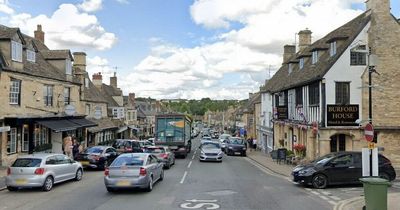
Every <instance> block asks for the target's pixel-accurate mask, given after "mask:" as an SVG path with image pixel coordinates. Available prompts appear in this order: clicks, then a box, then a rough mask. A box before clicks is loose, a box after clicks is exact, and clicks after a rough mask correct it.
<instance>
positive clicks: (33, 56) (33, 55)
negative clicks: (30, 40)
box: [26, 50, 36, 63]
mask: <svg viewBox="0 0 400 210" xmlns="http://www.w3.org/2000/svg"><path fill="white" fill-rule="evenodd" d="M26 60H28V61H30V62H33V63H35V62H36V53H35V51H32V50H27V51H26Z"/></svg>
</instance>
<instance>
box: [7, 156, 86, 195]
mask: <svg viewBox="0 0 400 210" xmlns="http://www.w3.org/2000/svg"><path fill="white" fill-rule="evenodd" d="M82 176H83V169H82V165H81V164H80V163H79V162H77V161H74V160H72V159H70V158H69V157H67V156H66V155H63V154H51V153H37V154H32V155H24V156H20V157H18V158H17V159H16V160H15V161H14V163H13V164H12V165H11V167H9V168H8V169H7V176H6V186H7V189H8V190H9V191H15V190H18V189H19V188H31V187H41V188H42V190H43V191H50V190H51V189H52V188H53V185H54V184H57V183H60V182H63V181H67V180H71V179H75V180H76V181H80V180H81V179H82Z"/></svg>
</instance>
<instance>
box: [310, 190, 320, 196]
mask: <svg viewBox="0 0 400 210" xmlns="http://www.w3.org/2000/svg"><path fill="white" fill-rule="evenodd" d="M310 192H311V193H312V194H314V195H318V196H319V195H320V194H319V192H315V191H310Z"/></svg>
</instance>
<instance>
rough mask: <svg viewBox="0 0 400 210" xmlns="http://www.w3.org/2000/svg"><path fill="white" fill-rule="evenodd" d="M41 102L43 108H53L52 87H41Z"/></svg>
mask: <svg viewBox="0 0 400 210" xmlns="http://www.w3.org/2000/svg"><path fill="white" fill-rule="evenodd" d="M43 99H44V100H43V101H44V105H45V106H53V86H52V85H45V86H44V87H43Z"/></svg>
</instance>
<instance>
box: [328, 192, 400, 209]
mask: <svg viewBox="0 0 400 210" xmlns="http://www.w3.org/2000/svg"><path fill="white" fill-rule="evenodd" d="M399 203H400V193H389V194H388V210H399ZM364 205H365V201H364V197H355V198H351V199H348V200H344V201H341V202H339V203H338V204H337V205H336V206H335V207H334V208H333V209H334V210H361V209H362V207H363V206H364Z"/></svg>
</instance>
